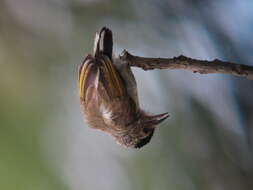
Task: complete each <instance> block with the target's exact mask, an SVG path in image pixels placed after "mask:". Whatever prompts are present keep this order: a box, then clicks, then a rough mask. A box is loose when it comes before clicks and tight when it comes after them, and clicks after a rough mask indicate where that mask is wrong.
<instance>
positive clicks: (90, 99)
mask: <svg viewBox="0 0 253 190" xmlns="http://www.w3.org/2000/svg"><path fill="white" fill-rule="evenodd" d="M78 87H79V96H80V105H81V110H82V113H83V115H84V118H85V120H86V121H87V123H88V126H89V127H91V128H94V129H97V130H101V131H103V132H105V133H107V134H109V135H111V136H112V137H113V138H114V139H115V140H116V142H117V143H118V144H120V145H123V146H125V147H131V148H141V147H143V146H144V145H146V144H147V143H149V142H150V140H151V138H152V136H153V134H154V131H155V129H156V126H157V125H158V124H159V123H161V122H162V121H164V120H165V119H166V118H168V117H169V114H168V113H167V112H166V113H162V114H157V115H150V114H148V113H146V112H145V111H143V110H142V109H141V108H140V105H139V99H138V93H137V84H136V80H135V77H134V75H133V73H132V70H131V68H130V66H129V65H128V64H127V63H124V62H122V61H120V59H119V58H115V57H114V56H113V35H112V31H111V30H110V29H109V28H107V27H102V29H101V30H100V31H99V32H96V34H95V40H94V49H93V53H92V54H88V55H87V56H86V58H85V59H84V61H83V62H82V63H81V64H80V66H79V74H78Z"/></svg>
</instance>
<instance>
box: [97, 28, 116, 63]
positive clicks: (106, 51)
mask: <svg viewBox="0 0 253 190" xmlns="http://www.w3.org/2000/svg"><path fill="white" fill-rule="evenodd" d="M112 49H113V39H112V31H111V30H110V29H109V28H106V27H103V28H102V29H101V30H100V32H99V33H96V36H95V40H94V56H95V57H96V56H98V55H100V54H102V55H106V56H107V57H108V58H109V59H111V60H112Z"/></svg>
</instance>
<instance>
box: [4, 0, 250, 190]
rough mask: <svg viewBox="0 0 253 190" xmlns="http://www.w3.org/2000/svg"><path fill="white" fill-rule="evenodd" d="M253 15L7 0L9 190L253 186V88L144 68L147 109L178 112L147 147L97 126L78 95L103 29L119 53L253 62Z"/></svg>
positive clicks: (188, 7) (204, 5)
mask: <svg viewBox="0 0 253 190" xmlns="http://www.w3.org/2000/svg"><path fill="white" fill-rule="evenodd" d="M252 9H253V4H252V2H251V1H250V0H247V1H244V2H240V1H238V0H233V1H227V0H219V1H218V0H214V1H211V0H204V1H187V0H178V1H173V0H169V1H165V0H164V1H163V0H158V1H152V0H147V1H144V0H142V1H138V2H137V1H134V0H132V1H123V0H119V1H117V0H73V1H69V0H62V1H60V0H46V1H36V0H3V1H0V189H1V190H2V189H3V190H30V189H31V190H45V189H47V190H51V189H52V190H64V189H66V190H67V189H71V190H80V189H91V190H96V189H103V190H106V189H108V190H113V189H135V190H138V189H140V190H142V189H143V190H144V189H145V190H153V189H159V190H163V189H164V190H165V189H173V190H191V189H192V190H193V189H196V190H202V189H205V190H208V189H210V190H216V189H217V190H218V189H229V190H238V189H241V190H249V189H252V187H253V163H252V141H253V138H252V137H253V135H252V132H253V130H252V129H253V128H252V127H253V119H252V118H253V99H252V94H253V85H252V81H248V80H246V79H242V78H237V77H232V76H221V75H208V76H207V75H198V74H193V73H191V72H189V71H166V70H163V71H149V72H144V71H140V70H138V69H134V73H135V75H136V78H137V83H138V87H139V96H140V102H141V104H142V107H144V109H146V110H148V111H149V112H155V113H162V112H163V111H169V112H170V115H171V118H170V119H168V120H167V121H166V122H164V123H163V124H162V125H161V126H159V129H157V131H156V134H155V135H154V138H153V139H152V140H151V143H150V144H148V145H147V146H146V147H144V148H143V149H140V150H132V149H126V148H123V147H121V146H119V145H117V144H116V143H115V142H114V141H113V140H112V139H111V137H109V136H107V135H106V134H101V132H98V131H95V130H93V129H90V128H88V127H87V126H86V124H85V122H84V121H83V118H82V115H81V112H80V108H79V99H78V92H77V71H78V65H79V64H80V63H81V62H82V59H83V58H84V57H85V55H87V54H88V53H91V51H92V45H93V37H94V33H95V31H97V30H99V29H100V28H101V27H102V26H108V27H109V28H111V29H112V30H113V32H114V48H115V49H114V50H115V55H118V54H119V53H120V52H121V51H122V50H123V49H128V50H129V51H130V52H131V53H133V54H135V55H140V56H149V57H151V56H153V57H173V56H178V55H180V54H184V55H186V56H190V57H194V58H200V59H215V58H220V59H224V60H228V61H233V62H238V63H242V64H252V61H251V60H252V58H253V57H252V50H253V44H252V39H251V31H252V26H253V20H252V18H253V15H252V14H253V12H252ZM235 13H236V14H235Z"/></svg>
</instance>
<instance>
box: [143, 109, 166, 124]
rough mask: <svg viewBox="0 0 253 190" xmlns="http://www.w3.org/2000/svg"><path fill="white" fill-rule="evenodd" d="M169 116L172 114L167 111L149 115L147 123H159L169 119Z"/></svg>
mask: <svg viewBox="0 0 253 190" xmlns="http://www.w3.org/2000/svg"><path fill="white" fill-rule="evenodd" d="M169 116H170V115H169V114H168V113H167V112H166V113H162V114H158V115H152V116H148V117H147V120H146V121H145V123H147V124H152V125H158V124H159V123H161V122H162V121H164V120H165V119H167V118H168V117H169Z"/></svg>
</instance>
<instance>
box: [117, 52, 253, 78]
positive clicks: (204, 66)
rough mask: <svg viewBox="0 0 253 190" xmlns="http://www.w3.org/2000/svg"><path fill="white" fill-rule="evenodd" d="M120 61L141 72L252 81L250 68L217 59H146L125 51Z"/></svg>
mask: <svg viewBox="0 0 253 190" xmlns="http://www.w3.org/2000/svg"><path fill="white" fill-rule="evenodd" d="M120 59H121V60H122V61H126V62H127V63H128V64H129V65H130V66H132V67H140V68H142V69H143V70H152V69H186V70H191V71H193V72H194V73H200V74H209V73H222V74H231V75H235V76H239V77H245V78H247V79H249V80H253V67H252V66H248V65H243V64H236V63H230V62H225V61H220V60H218V59H215V60H213V61H205V60H197V59H192V58H189V57H186V56H183V55H180V56H178V57H174V58H147V57H139V56H134V55H131V54H130V53H129V52H127V51H126V50H124V51H123V52H122V53H121V55H120Z"/></svg>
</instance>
